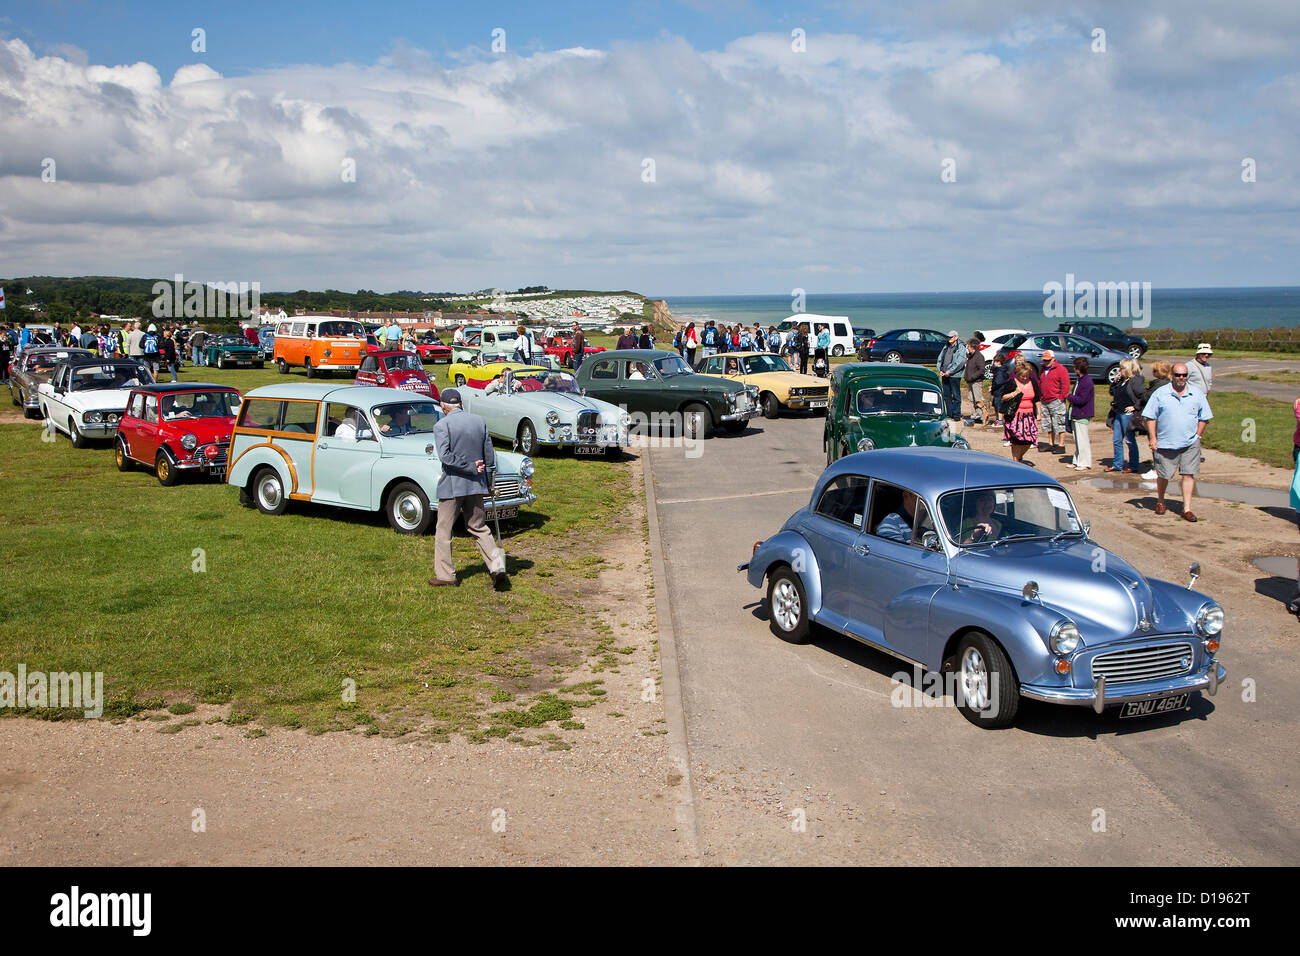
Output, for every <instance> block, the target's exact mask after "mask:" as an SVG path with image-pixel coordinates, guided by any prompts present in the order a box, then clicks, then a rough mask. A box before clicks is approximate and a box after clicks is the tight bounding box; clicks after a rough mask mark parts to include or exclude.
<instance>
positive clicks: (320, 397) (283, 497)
mask: <svg viewBox="0 0 1300 956" xmlns="http://www.w3.org/2000/svg"><path fill="white" fill-rule="evenodd" d="M441 417H442V408H441V407H440V406H439V405H438V404H437V403H436V402H434V401H432V400H431V399H428V398H425V397H424V396H421V395H413V394H412V393H411V392H409V391H403V390H401V389H396V388H374V387H370V386H365V385H330V384H328V383H320V384H318V383H311V382H308V383H303V384H286V385H266V386H263V387H262V388H255V389H253V390H252V391H250V392H248V393H246V394H245V395H244V401H243V404H242V405H241V406H240V409H239V417H238V419H236V422H235V428H234V431H233V433H232V435H231V439H230V454H229V459H230V469H229V471H228V472H227V476H226V481H227V482H228V483H229V484H232V485H235V486H236V487H238V488H239V497H240V501H241V503H243V504H253V505H256V506H257V508H258V510H260V511H261V512H263V513H264V514H271V515H278V514H281V513H283V512H284V510H285V508H286V506H287V505H288V503H289V502H290V501H311V502H315V503H319V504H327V505H337V506H339V507H342V508H355V509H358V510H361V511H380V510H383V512H384V514H385V515H386V516H387V518H388V523H389V524H390V525H391V526H392V528H393V530H394V531H396V532H397V533H398V534H423V533H424V532H425V531H426V530H428V527H429V523H430V521H431V519H432V517H433V515H434V513H435V512H436V511H437V507H438V494H437V488H438V479H439V478H440V477H442V464H441V462H439V461H438V455H437V451H436V450H435V448H434V443H433V426H434V425H435V424H436V423H437V421H438V420H439V419H440V418H441ZM532 485H533V462H532V459H530V458H527V457H525V456H523V455H516V454H512V453H511V452H497V453H496V473H495V475H494V478H493V495H492V497H491V498H490V499H489V500H487V501H486V502H485V505H486V508H487V514H488V518H489V519H491V518H501V519H505V518H512V517H515V516H516V515H518V514H519V509H520V508H521V507H523V506H526V505H530V504H532V503H533V502H535V501H536V500H537V496H536V495H534V494H533V491H532Z"/></svg>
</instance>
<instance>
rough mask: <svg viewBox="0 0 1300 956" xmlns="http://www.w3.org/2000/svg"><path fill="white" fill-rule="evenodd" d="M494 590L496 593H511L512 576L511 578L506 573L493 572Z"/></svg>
mask: <svg viewBox="0 0 1300 956" xmlns="http://www.w3.org/2000/svg"><path fill="white" fill-rule="evenodd" d="M492 590H494V591H509V590H510V576H509V575H508V574H506V573H505V572H504V571H493V572H492Z"/></svg>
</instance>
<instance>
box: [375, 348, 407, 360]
mask: <svg viewBox="0 0 1300 956" xmlns="http://www.w3.org/2000/svg"><path fill="white" fill-rule="evenodd" d="M389 355H417V353H415V352H412V351H411V350H410V349H384V350H383V351H382V352H371V353H370V357H371V358H387V357H388V356H389ZM417 357H418V355H417Z"/></svg>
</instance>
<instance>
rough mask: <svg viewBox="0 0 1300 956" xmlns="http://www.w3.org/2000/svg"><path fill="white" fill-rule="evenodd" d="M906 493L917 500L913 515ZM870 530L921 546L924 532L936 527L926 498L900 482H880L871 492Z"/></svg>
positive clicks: (891, 538) (892, 538)
mask: <svg viewBox="0 0 1300 956" xmlns="http://www.w3.org/2000/svg"><path fill="white" fill-rule="evenodd" d="M904 495H907V496H909V497H910V498H913V499H915V500H914V501H913V503H912V514H911V517H910V518H909V516H908V512H907V507H906V504H905V503H904V500H903V499H904ZM868 527H869V528H870V533H871V534H873V535H875V536H877V537H880V538H888V539H889V540H891V541H898V542H899V543H901V544H910V545H913V546H915V547H920V537H921V534H922V532H925V531H932V530H934V522H933V521H932V520H931V519H930V511H929V509H928V508H927V507H926V505H925V500H924V499H923V498H921V497H920V496H918V495H915V494H913V493H912V492H910V491H907V490H906V489H904V488H900V487H899V486H898V485H891V484H887V483H885V482H883V481H877V482H876V483H875V485H874V486H873V487H872V491H871V520H870V522H869V523H868Z"/></svg>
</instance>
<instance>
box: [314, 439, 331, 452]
mask: <svg viewBox="0 0 1300 956" xmlns="http://www.w3.org/2000/svg"><path fill="white" fill-rule="evenodd" d="M316 447H317V448H319V449H321V450H322V451H323V450H325V449H326V448H328V447H329V444H328V443H327V442H323V441H322V442H317V443H316Z"/></svg>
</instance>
